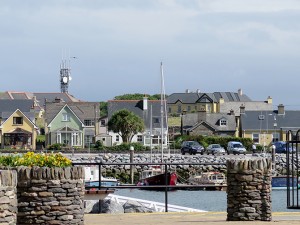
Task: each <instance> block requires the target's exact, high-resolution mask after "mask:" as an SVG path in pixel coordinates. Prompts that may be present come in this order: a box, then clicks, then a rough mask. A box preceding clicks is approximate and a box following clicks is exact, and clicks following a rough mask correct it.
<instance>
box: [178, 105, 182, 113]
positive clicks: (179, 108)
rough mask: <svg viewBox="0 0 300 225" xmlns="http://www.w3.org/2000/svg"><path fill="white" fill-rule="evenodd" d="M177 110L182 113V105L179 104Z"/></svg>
mask: <svg viewBox="0 0 300 225" xmlns="http://www.w3.org/2000/svg"><path fill="white" fill-rule="evenodd" d="M177 112H178V113H181V105H178V106H177Z"/></svg>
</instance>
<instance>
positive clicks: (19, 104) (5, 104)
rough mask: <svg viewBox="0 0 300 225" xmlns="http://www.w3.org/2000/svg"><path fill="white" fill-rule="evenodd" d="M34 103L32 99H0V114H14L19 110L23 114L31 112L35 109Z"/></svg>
mask: <svg viewBox="0 0 300 225" xmlns="http://www.w3.org/2000/svg"><path fill="white" fill-rule="evenodd" d="M33 105H34V101H33V100H31V99H25V100H24V99H18V100H15V99H0V113H3V112H14V111H16V110H17V109H19V110H21V111H22V112H23V113H25V112H30V111H32V109H33Z"/></svg>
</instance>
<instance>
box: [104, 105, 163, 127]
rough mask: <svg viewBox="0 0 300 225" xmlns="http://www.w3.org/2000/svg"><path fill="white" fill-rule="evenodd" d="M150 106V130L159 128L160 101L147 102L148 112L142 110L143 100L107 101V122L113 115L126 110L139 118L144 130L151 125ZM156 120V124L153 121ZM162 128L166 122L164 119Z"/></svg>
mask: <svg viewBox="0 0 300 225" xmlns="http://www.w3.org/2000/svg"><path fill="white" fill-rule="evenodd" d="M151 105H152V128H153V129H154V128H160V127H161V123H160V122H161V119H160V118H161V115H160V114H161V112H160V111H161V110H160V108H161V102H160V100H148V110H143V100H110V101H108V120H109V119H110V118H111V116H112V115H113V113H115V112H117V111H119V110H121V109H127V110H129V111H131V112H133V113H134V114H136V115H138V116H139V117H141V118H142V119H143V121H144V123H145V126H146V128H149V127H150V123H151ZM155 118H156V119H158V121H159V122H158V123H155V122H154V120H155ZM163 121H164V123H163V124H164V127H166V120H165V118H164V120H163Z"/></svg>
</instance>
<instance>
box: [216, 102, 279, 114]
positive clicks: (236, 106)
mask: <svg viewBox="0 0 300 225" xmlns="http://www.w3.org/2000/svg"><path fill="white" fill-rule="evenodd" d="M241 105H243V106H245V110H247V111H265V110H269V111H272V110H273V105H272V104H268V103H267V102H265V101H261V102H259V101H253V102H226V103H225V104H220V112H221V113H228V112H230V110H233V111H234V114H235V116H239V115H240V106H241Z"/></svg>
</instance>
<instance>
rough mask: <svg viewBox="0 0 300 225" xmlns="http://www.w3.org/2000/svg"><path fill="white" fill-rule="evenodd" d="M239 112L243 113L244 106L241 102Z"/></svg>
mask: <svg viewBox="0 0 300 225" xmlns="http://www.w3.org/2000/svg"><path fill="white" fill-rule="evenodd" d="M240 114H245V106H244V105H243V104H242V105H241V106H240Z"/></svg>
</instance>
